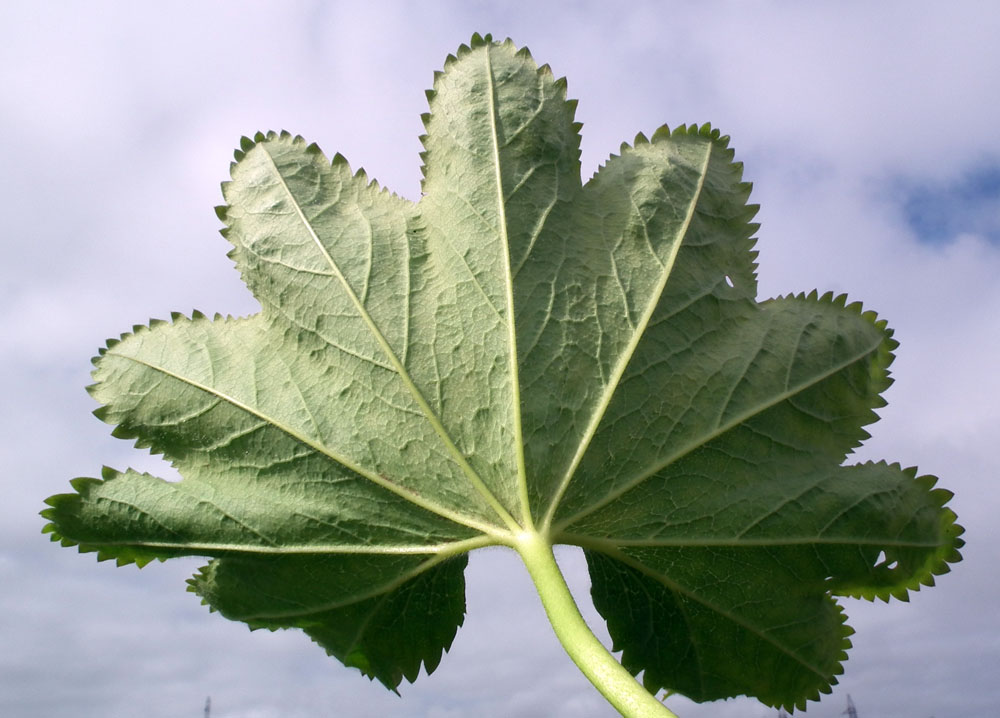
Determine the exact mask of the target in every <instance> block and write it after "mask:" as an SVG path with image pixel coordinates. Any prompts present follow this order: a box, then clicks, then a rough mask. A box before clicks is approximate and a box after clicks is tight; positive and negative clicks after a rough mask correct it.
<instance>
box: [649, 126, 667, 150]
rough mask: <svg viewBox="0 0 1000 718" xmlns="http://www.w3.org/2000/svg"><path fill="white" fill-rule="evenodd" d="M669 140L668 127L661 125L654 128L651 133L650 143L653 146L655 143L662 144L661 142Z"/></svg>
mask: <svg viewBox="0 0 1000 718" xmlns="http://www.w3.org/2000/svg"><path fill="white" fill-rule="evenodd" d="M669 139H670V125H667V124H663V125H660V126H659V127H657V128H656V130H655V131H654V132H653V137H652V142H653V144H654V145H655V144H656V143H657V142H662V141H663V140H669Z"/></svg>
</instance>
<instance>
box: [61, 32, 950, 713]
mask: <svg viewBox="0 0 1000 718" xmlns="http://www.w3.org/2000/svg"><path fill="white" fill-rule="evenodd" d="M565 87H566V86H565V81H564V80H556V79H554V78H553V76H552V74H551V72H550V71H549V69H548V67H547V66H543V67H541V68H539V67H538V66H536V65H535V63H534V61H533V60H532V59H531V57H530V55H529V54H528V52H527V51H526V50H523V49H522V50H517V49H516V48H515V47H514V46H513V44H512V43H511V42H510V41H509V40H508V41H506V42H504V43H494V42H492V40H491V38H490V37H489V36H486V37H485V38H483V37H479V36H478V35H477V36H474V38H473V41H472V43H471V46H462V47H461V48H460V49H459V52H458V54H457V56H453V57H449V58H448V60H447V61H446V63H445V69H444V72H442V73H438V74H437V75H436V76H435V82H434V89H433V90H432V91H430V92H429V93H428V98H429V102H430V110H431V111H430V113H429V114H427V115H425V116H424V123H425V126H426V128H427V134H426V135H425V136H424V137H423V138H422V140H423V144H424V148H425V152H424V153H423V154H422V158H423V161H424V181H423V196H422V198H421V199H420V201H419V202H416V203H413V202H409V201H407V200H404V199H401V198H399V197H397V196H395V195H392V194H390V193H388V192H386V191H385V190H382V189H380V188H379V187H378V185H377V184H376V183H374V182H369V180H368V178H367V177H366V176H365V174H364V173H363V172H357V173H353V172H352V171H351V169H350V168H349V166H348V164H347V161H346V160H345V159H344V158H343V157H341V156H339V155H337V156H335V157H334V158H333V160H332V162H331V161H330V160H328V159H327V158H326V157H325V156H324V155H323V154H322V153H321V151H320V150H319V149H318V148H317V147H316V146H315V145H309V144H307V143H306V142H304V141H303V140H302V139H301V138H298V137H292V136H290V135H288V134H287V133H281V134H275V133H269V134H266V135H264V134H258V135H257V136H256V137H255V138H254V139H252V140H251V139H246V138H244V140H243V142H242V143H241V147H240V149H239V150H238V151H237V153H236V161H235V162H234V164H233V165H232V172H231V174H232V179H231V181H229V182H227V183H225V184H224V186H223V190H224V196H225V200H226V205H225V206H223V207H220V208H219V209H218V213H219V216H220V217H221V218H222V219H223V221H224V222H225V225H226V229H225V230H223V234H224V235H225V237H226V238H227V239H228V240H229V241H230V242H231V243H232V245H233V249H232V251H231V252H230V256H231V257H232V258H233V260H234V261H235V263H236V266H237V268H238V269H239V271H240V273H241V275H242V276H243V278H244V280H245V282H246V284H247V286H248V287H249V288H250V290H251V291H252V292H253V294H254V296H255V297H256V298H257V299H258V301H259V302H260V304H261V307H262V309H261V311H260V313H258V314H256V315H254V316H251V317H248V318H228V317H227V318H223V317H220V316H216V317H215V318H213V319H209V318H208V317H206V316H204V315H202V314H200V313H195V314H194V315H193V316H191V317H190V318H187V317H183V316H180V315H174V317H173V320H172V321H171V322H162V321H153V322H151V323H150V325H149V326H148V327H142V326H140V327H136V328H135V329H134V331H133V332H132V333H130V334H127V335H123V336H122V337H121V339H120V340H113V341H109V342H108V346H107V348H106V349H104V350H102V351H101V353H100V356H99V357H97V358H96V359H95V360H94V361H95V364H96V369H95V371H94V379H95V384H94V385H93V386H92V387H90V391H91V393H92V394H93V395H94V397H95V398H96V399H97V400H98V401H99V402H100V403H101V405H102V406H101V408H100V409H99V410H98V411H97V412H96V413H97V415H98V416H99V417H100V418H101V419H103V420H104V421H107V422H109V423H111V424H114V425H115V426H116V428H115V430H114V434H115V436H119V437H121V438H125V439H130V440H133V441H134V442H135V444H136V446H138V447H142V448H148V449H149V450H150V451H151V452H153V453H156V454H162V455H163V456H164V457H166V458H167V459H168V460H169V461H170V462H171V463H172V464H173V465H174V466H175V467H176V468H177V469H178V470H179V472H180V473H181V475H182V476H183V477H184V478H183V480H182V481H180V482H176V483H174V482H167V481H164V480H161V479H158V478H155V477H152V476H149V475H148V474H141V473H138V472H135V471H132V470H128V471H125V472H117V471H114V470H111V469H106V470H105V471H104V473H103V475H102V478H101V479H99V480H98V479H86V478H85V479H77V480H75V481H74V482H73V487H74V489H75V492H74V493H71V494H61V495H57V496H54V497H52V498H50V499H49V500H48V503H49V505H50V507H49V508H47V509H46V510H45V511H43V515H44V516H45V517H46V518H47V519H48V520H49V522H50V523H48V524H47V525H46V527H45V530H46V531H47V532H50V533H51V534H52V538H53V539H54V540H61V541H62V543H63V544H65V545H77V546H79V547H80V549H81V550H84V551H96V552H97V553H98V557H99V558H101V559H116V560H117V561H118V562H119V563H131V562H134V563H137V564H139V565H143V564H145V563H147V562H149V561H150V560H152V559H167V558H171V557H174V556H183V555H199V556H207V557H210V558H211V559H212V560H211V562H210V563H209V564H208V565H207V566H206V567H205V568H203V569H202V570H201V571H200V572H199V573H198V574H197V575H196V576H195V577H194V578H193V579H192V580H191V582H190V583H191V589H192V590H193V591H195V592H196V593H198V594H199V595H200V596H201V597H202V598H203V600H204V601H205V602H206V603H208V604H209V605H210V606H211V607H212V608H213V609H215V610H218V611H220V612H221V613H222V614H223V615H225V616H227V617H229V618H232V619H236V620H241V621H245V622H246V623H247V624H248V625H250V627H252V628H269V629H277V628H287V627H297V628H302V629H303V630H305V632H306V633H307V634H309V635H310V636H311V637H312V638H313V639H314V640H315V641H316V642H318V643H319V644H320V645H321V646H323V647H324V648H325V649H326V650H327V651H328V652H329V653H330V654H331V655H334V656H336V657H337V658H338V659H340V660H341V661H343V662H344V663H345V664H347V665H350V666H354V667H357V668H359V669H360V670H361V671H362V672H363V673H365V674H366V675H368V676H370V677H372V678H377V679H379V680H380V681H381V682H382V683H384V684H385V685H386V686H388V687H390V688H393V689H395V688H396V687H397V686H398V685H399V683H400V682H401V680H402V679H403V678H406V679H408V680H410V681H413V680H414V679H415V678H416V676H417V674H418V672H419V670H420V667H421V665H423V666H424V668H425V670H427V671H428V672H429V671H431V670H433V669H434V668H435V667H436V666H437V664H438V662H439V660H440V658H441V655H442V652H443V651H445V650H447V649H448V648H449V647H450V645H451V642H452V640H453V638H454V636H455V632H456V631H457V629H458V627H459V625H461V623H462V620H463V617H464V611H465V606H464V577H463V570H464V567H465V561H466V558H465V555H466V553H467V552H468V551H469V550H471V549H474V548H478V547H482V546H487V545H495V544H500V545H505V544H506V545H511V536H513V535H515V534H517V533H518V532H522V531H524V530H529V531H538V532H540V533H541V534H543V535H545V536H547V537H548V538H549V539H550V540H551V541H552V542H553V543H566V544H573V545H577V546H581V547H583V548H584V550H585V552H586V557H587V562H588V565H589V567H590V572H591V577H592V580H593V588H592V592H593V598H594V603H595V605H596V607H597V609H598V610H599V611H600V613H601V614H602V616H603V617H604V618H605V619H606V620H607V622H608V626H609V629H610V632H611V636H612V638H613V640H614V644H615V649H616V650H621V651H622V662H623V664H624V665H625V667H626V668H627V669H628V670H630V671H631V672H633V673H634V674H638V673H639V672H643V681H644V683H645V685H646V687H647V688H648V689H649V690H651V691H657V690H659V689H663V688H667V689H672V690H677V691H680V692H682V693H684V694H686V695H688V696H690V697H692V698H693V699H695V700H712V699H717V698H724V697H728V696H734V695H740V694H746V695H751V696H756V697H757V698H759V699H760V700H762V701H763V702H765V703H767V704H769V705H774V706H779V705H781V706H785V707H787V708H792V707H793V706H799V707H801V706H803V705H804V703H805V701H806V700H808V699H815V698H817V697H818V695H819V693H820V692H828V691H829V690H830V686H831V685H832V684H833V683H835V682H836V676H837V675H838V674H839V673H840V672H841V671H842V667H841V663H842V661H843V660H844V658H845V656H846V654H845V651H846V649H847V648H848V647H849V645H850V642H849V640H848V638H847V637H848V635H849V634H850V632H851V631H850V629H849V628H848V627H847V626H846V624H845V623H844V615H843V613H842V611H841V609H840V607H839V606H838V604H837V602H836V601H835V600H834V596H837V595H845V596H858V597H864V598H868V599H874V598H880V599H884V600H888V598H889V597H890V596H895V597H897V598H900V599H903V600H905V599H906V596H907V594H908V592H909V591H911V590H916V589H917V588H919V586H920V585H922V584H924V585H930V584H932V583H933V576H934V575H936V574H940V573H943V572H945V571H946V570H947V564H948V563H950V562H955V561H957V560H959V555H958V548H960V547H961V545H962V541H961V539H960V538H958V537H959V535H960V534H961V528H960V527H958V526H957V524H955V521H954V519H955V517H954V514H952V512H951V511H950V510H948V509H947V508H945V503H946V501H947V499H948V498H949V496H950V494H948V492H946V491H944V490H941V489H935V488H933V486H934V481H935V480H934V479H933V478H931V477H926V476H918V475H917V473H916V471H915V470H913V469H903V468H901V467H900V466H898V465H895V464H886V463H867V464H863V465H856V466H850V465H843V461H844V458H845V457H846V456H847V455H848V454H849V453H850V452H851V451H852V450H853V449H854V448H855V447H857V446H858V445H859V443H860V442H861V441H862V440H863V439H864V438H866V437H867V434H866V433H865V431H864V429H863V427H864V426H865V425H867V424H870V423H871V422H873V421H874V420H875V419H876V418H877V417H876V415H875V413H874V410H875V409H877V408H878V407H880V406H882V405H883V403H884V402H883V401H882V399H881V398H880V394H881V392H882V391H883V390H884V389H886V388H887V387H888V385H889V383H890V380H889V378H888V366H889V364H890V362H891V359H892V351H893V349H894V348H895V346H896V343H895V341H894V340H893V339H892V333H891V331H890V330H889V329H887V327H886V325H885V322H884V321H882V320H879V319H877V318H876V317H875V315H874V314H873V313H872V312H869V311H864V310H862V308H861V307H860V305H857V304H848V303H847V302H846V300H845V298H844V297H833V296H831V295H824V296H819V295H818V294H817V293H815V292H814V293H811V294H808V295H797V296H787V297H782V298H777V299H771V300H767V301H763V302H760V301H758V300H757V298H756V279H755V268H756V265H755V258H756V253H755V251H754V250H753V245H754V239H753V238H752V236H753V234H754V232H755V231H756V225H755V224H753V223H752V222H751V220H752V218H753V216H754V214H755V213H756V209H757V208H756V206H754V205H748V204H747V198H748V196H749V194H750V185H749V184H747V183H745V182H743V181H742V166H741V165H740V164H739V163H737V162H734V160H733V152H732V150H731V149H729V147H728V138H727V137H724V136H722V135H721V134H720V133H719V132H718V131H717V130H714V129H712V128H711V127H709V126H707V125H706V126H703V127H695V126H688V127H685V126H682V127H679V128H677V129H674V130H672V131H671V130H668V129H667V128H665V127H664V128H661V129H659V130H657V131H656V133H654V134H653V135H652V137H651V138H650V139H647V138H646V137H644V136H642V135H640V136H638V137H637V138H636V141H635V143H634V144H633V145H632V146H627V145H623V146H622V149H621V152H620V154H618V155H612V156H611V158H610V159H609V160H608V161H607V163H606V164H605V165H603V166H602V167H601V168H600V169H599V171H598V172H597V173H596V174H595V175H594V177H593V178H591V179H590V180H589V181H588V182H586V183H585V184H584V183H582V182H581V177H580V166H579V141H580V136H579V130H580V125H579V124H578V123H576V122H575V121H574V117H573V115H574V109H575V102H573V101H567V99H566V92H565Z"/></svg>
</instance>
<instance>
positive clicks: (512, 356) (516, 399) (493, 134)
mask: <svg viewBox="0 0 1000 718" xmlns="http://www.w3.org/2000/svg"><path fill="white" fill-rule="evenodd" d="M484 54H485V55H486V81H487V83H488V85H489V92H488V93H487V98H488V102H489V108H490V112H489V116H490V139H491V140H492V143H493V171H494V182H495V184H496V188H497V219H498V225H499V226H498V228H497V229H498V233H499V235H500V245H501V246H502V248H503V253H504V257H503V262H501V264H502V265H503V268H504V291H505V294H506V303H507V347H508V350H507V361H508V365H509V366H510V393H511V397H510V401H511V419H512V422H513V425H514V451H515V454H516V461H517V486H518V493H519V498H520V500H521V520H522V521H523V522H524V526H525V528H530V527H531V526H532V525H533V522H532V518H531V505H530V503H529V498H528V474H527V471H526V470H525V466H524V439H523V433H522V427H521V387H520V379H519V376H518V364H517V331H516V327H515V324H514V276H513V273H512V269H511V262H510V235H509V232H508V228H507V202H506V198H505V197H504V191H503V173H502V171H501V165H500V129H499V126H498V117H497V96H496V86H495V83H494V77H493V65H492V63H491V61H490V48H489V46H487V47H486V52H485V53H484Z"/></svg>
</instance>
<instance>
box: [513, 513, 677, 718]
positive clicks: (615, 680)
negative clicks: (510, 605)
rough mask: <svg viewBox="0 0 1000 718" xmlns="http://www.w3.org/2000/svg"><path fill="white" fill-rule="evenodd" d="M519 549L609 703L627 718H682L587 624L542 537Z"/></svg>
mask: <svg viewBox="0 0 1000 718" xmlns="http://www.w3.org/2000/svg"><path fill="white" fill-rule="evenodd" d="M514 548H515V549H516V550H517V552H518V553H519V554H520V555H521V559H522V560H523V561H524V564H525V566H527V568H528V573H529V574H530V575H531V580H532V581H533V582H534V584H535V588H536V589H537V590H538V595H539V596H540V597H541V599H542V606H544V608H545V613H546V615H548V617H549V622H550V623H551V624H552V628H553V629H554V630H555V633H556V637H557V638H558V639H559V642H560V643H562V645H563V648H564V649H566V653H568V654H569V657H570V658H572V659H573V662H574V663H575V664H576V665H577V667H578V668H579V669H580V670H581V671H582V672H583V674H584V675H585V676H587V679H588V680H589V681H590V682H591V683H593V684H594V687H595V688H597V690H598V691H600V692H601V694H602V695H603V696H604V697H605V698H607V700H608V702H609V703H611V705H613V706H614V707H615V708H616V709H617V710H618V712H619V713H621V714H622V716H624V717H625V718H677V716H676V715H675V714H674V713H673V712H671V711H670V710H668V709H667V707H666V706H664V705H663V704H662V703H661V702H660V701H658V700H657V699H656V697H655V696H654V695H652V694H651V693H650V692H649V691H647V690H646V689H645V688H643V687H642V686H641V685H640V684H639V682H638V681H636V679H635V678H634V677H633V676H632V674H631V673H629V672H628V671H627V670H626V669H625V668H624V667H623V666H622V664H621V663H619V662H618V661H617V660H616V659H615V657H614V656H613V655H611V652H610V651H608V649H607V648H605V647H604V645H603V644H602V643H601V642H600V641H599V640H597V636H595V635H594V633H593V631H591V630H590V627H589V626H588V625H587V623H586V621H584V620H583V616H582V615H581V614H580V609H579V607H578V606H577V605H576V601H575V600H573V595H572V594H571V593H570V591H569V587H568V586H567V585H566V580H565V579H564V578H563V575H562V571H560V570H559V566H558V564H556V559H555V556H554V555H553V553H552V546H551V544H550V543H549V542H548V541H547V540H546V538H545V537H544V536H542V535H541V534H539V533H536V532H530V533H524V534H521V535H520V536H519V537H518V538H517V540H516V542H515V544H514Z"/></svg>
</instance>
